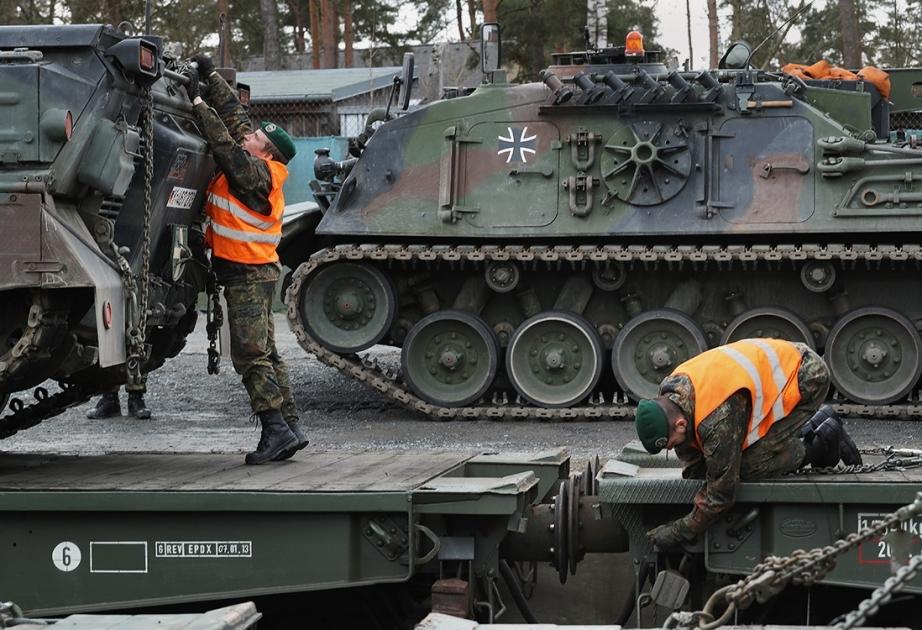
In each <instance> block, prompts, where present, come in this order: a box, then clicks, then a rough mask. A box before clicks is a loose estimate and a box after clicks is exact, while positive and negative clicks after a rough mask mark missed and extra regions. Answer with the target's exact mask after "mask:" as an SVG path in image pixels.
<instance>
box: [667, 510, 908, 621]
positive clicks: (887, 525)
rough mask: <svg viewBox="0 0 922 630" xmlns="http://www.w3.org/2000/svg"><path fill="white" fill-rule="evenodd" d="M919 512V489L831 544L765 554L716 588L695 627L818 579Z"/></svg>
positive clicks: (723, 619) (724, 617) (721, 619)
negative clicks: (904, 501) (900, 504)
mask: <svg viewBox="0 0 922 630" xmlns="http://www.w3.org/2000/svg"><path fill="white" fill-rule="evenodd" d="M919 514H922V492H920V493H918V494H916V499H915V501H913V502H912V503H910V504H908V505H904V506H903V507H901V508H899V509H898V510H896V511H895V512H893V513H892V514H888V515H887V516H885V517H884V518H883V519H881V520H880V521H878V522H877V523H876V524H875V525H871V526H868V527H865V528H864V529H862V530H860V531H858V532H852V533H851V534H849V535H848V536H846V537H845V538H842V539H840V540H837V541H836V542H834V543H833V544H831V545H827V546H825V547H817V548H815V549H810V550H803V549H798V550H797V551H795V552H793V553H792V554H791V555H789V556H783V557H777V556H768V557H766V558H765V560H764V561H762V562H761V563H760V564H758V565H756V567H755V568H754V569H753V570H752V572H751V573H750V574H749V575H748V576H746V577H745V578H743V579H742V580H740V581H739V582H736V583H735V584H730V585H728V586H724V587H723V588H721V589H718V590H717V591H715V592H714V593H713V594H712V595H711V597H710V598H709V599H708V601H707V603H706V604H705V605H704V608H703V609H702V610H701V611H700V612H701V614H700V615H697V616H695V619H697V627H698V628H699V630H712V629H713V628H717V627H719V626H721V625H723V624H724V623H725V622H726V621H727V620H728V619H729V618H730V616H731V615H732V614H733V613H734V612H735V611H737V610H745V609H746V608H748V607H749V606H750V605H751V604H752V603H753V601H758V602H760V603H764V602H766V601H768V600H769V599H771V598H772V597H774V596H775V595H777V594H778V593H780V592H781V591H783V590H784V589H785V588H786V587H787V586H788V584H795V585H804V586H811V585H813V584H815V583H816V582H819V581H821V580H822V579H823V578H824V577H826V574H827V573H829V572H830V571H831V570H832V569H834V568H835V565H836V558H838V557H839V556H840V555H842V554H843V553H845V552H847V551H850V550H851V549H854V548H855V547H857V546H858V545H860V544H861V543H863V542H866V541H868V540H870V539H872V538H875V537H877V536H880V535H881V534H883V533H885V532H887V531H889V530H891V529H893V528H894V527H895V526H896V525H899V524H900V523H904V522H906V521H908V520H909V519H910V518H912V517H914V516H918V515H919ZM908 579H911V577H908V578H907V577H903V578H902V580H901V581H906V580H908ZM721 603H726V604H727V608H726V610H724V612H723V613H722V614H721V616H720V617H718V618H716V619H715V618H714V610H715V609H716V608H717V606H718V605H719V604H721ZM868 610H870V609H868ZM868 614H870V613H868ZM670 617H671V616H670ZM685 619H688V616H687V615H686V616H683V617H682V620H685ZM670 623H671V626H669V627H688V626H679V623H681V620H680V619H679V618H678V617H676V618H674V619H673V620H672V621H671V622H670Z"/></svg>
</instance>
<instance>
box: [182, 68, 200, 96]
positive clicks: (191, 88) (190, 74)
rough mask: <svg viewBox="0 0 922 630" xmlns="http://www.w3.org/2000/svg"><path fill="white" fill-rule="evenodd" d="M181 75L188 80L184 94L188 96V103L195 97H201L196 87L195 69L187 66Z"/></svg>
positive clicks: (196, 73) (196, 74) (196, 75)
mask: <svg viewBox="0 0 922 630" xmlns="http://www.w3.org/2000/svg"><path fill="white" fill-rule="evenodd" d="M182 75H183V76H184V77H186V78H187V79H189V82H188V83H186V94H188V95H189V100H190V101H194V100H195V97H196V96H201V93H200V92H199V87H198V81H199V79H198V72H196V71H195V68H193V67H192V66H189V67H188V68H187V69H186V70H185V71H184V72H183V73H182Z"/></svg>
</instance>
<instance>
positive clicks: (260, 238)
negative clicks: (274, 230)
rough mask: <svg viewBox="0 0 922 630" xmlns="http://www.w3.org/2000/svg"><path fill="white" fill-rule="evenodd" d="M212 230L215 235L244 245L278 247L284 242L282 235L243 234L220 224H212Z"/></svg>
mask: <svg viewBox="0 0 922 630" xmlns="http://www.w3.org/2000/svg"><path fill="white" fill-rule="evenodd" d="M211 229H212V230H214V233H215V234H218V235H220V236H223V237H224V238H229V239H232V240H235V241H242V242H244V243H272V244H273V245H278V244H279V243H280V242H281V240H282V235H281V234H261V233H259V232H242V231H240V230H234V229H232V228H229V227H224V226H223V225H221V224H220V223H215V222H212V223H211Z"/></svg>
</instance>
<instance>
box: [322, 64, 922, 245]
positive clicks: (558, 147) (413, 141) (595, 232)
mask: <svg viewBox="0 0 922 630" xmlns="http://www.w3.org/2000/svg"><path fill="white" fill-rule="evenodd" d="M647 65H650V66H652V65H654V64H647ZM641 67H644V64H641ZM583 69H585V68H578V70H583ZM598 70H599V71H604V70H605V68H600V69H598ZM619 71H620V72H624V73H627V72H630V71H631V70H630V66H629V67H627V69H625V68H621V69H620V70H619ZM648 71H650V68H648ZM571 72H572V70H571ZM715 76H716V75H715ZM661 78H662V77H661ZM724 78H726V79H727V82H725V83H722V84H721V85H722V86H723V89H722V92H721V94H720V97H719V98H718V99H717V101H716V103H715V104H714V106H713V107H711V106H710V104H709V103H701V102H697V103H672V102H671V101H670V98H671V96H672V94H673V92H672V91H671V88H669V87H666V91H665V92H664V95H663V96H662V97H661V98H660V99H658V100H657V101H655V102H653V103H650V104H634V105H632V106H623V105H574V104H573V103H575V101H576V99H574V100H572V101H570V103H568V104H565V105H554V104H553V103H552V97H551V95H550V92H549V90H548V89H547V88H546V87H545V86H544V85H543V84H540V83H532V84H526V85H508V84H496V85H483V86H481V87H479V88H478V89H477V90H475V91H474V92H473V94H471V95H470V96H467V97H461V98H454V99H449V100H443V101H437V102H434V103H432V104H430V105H428V106H426V107H423V108H420V109H419V110H417V111H414V112H411V113H409V114H407V115H405V116H402V117H400V118H398V119H396V120H393V121H390V122H388V123H387V124H385V125H384V127H382V128H381V129H380V130H379V132H378V133H375V134H374V135H373V136H372V138H371V139H370V141H369V142H368V145H367V147H366V149H365V152H364V154H363V156H362V159H361V161H360V162H359V164H358V165H357V166H356V167H355V168H354V169H353V171H352V175H351V177H350V179H352V180H353V181H352V182H351V184H349V185H347V186H345V187H344V191H345V192H344V193H341V194H340V196H339V197H338V199H337V200H336V202H335V204H334V212H331V213H327V214H326V215H325V216H324V218H323V220H322V222H321V224H320V226H319V228H318V233H319V234H323V235H329V236H341V237H346V236H351V237H355V236H357V235H362V236H368V237H378V236H380V237H387V236H418V237H429V238H455V239H457V238H486V239H497V240H508V239H510V238H516V237H541V238H572V237H576V236H580V237H586V238H593V239H603V240H604V239H609V238H615V237H622V236H648V237H650V236H652V237H666V236H675V235H702V236H704V235H721V234H728V233H729V234H734V235H754V236H755V235H771V234H777V235H781V234H789V233H798V234H811V233H812V234H823V233H828V232H841V231H845V230H848V231H861V232H868V233H882V232H889V231H893V230H913V229H915V226H916V223H917V219H916V217H917V216H918V214H919V213H920V210H919V209H918V204H915V203H913V204H911V205H910V207H908V208H906V209H905V211H902V212H892V213H889V214H888V220H887V221H886V222H881V221H879V220H877V216H876V215H875V216H872V214H873V212H869V208H868V207H867V206H865V205H864V204H862V203H861V202H860V201H859V199H857V198H855V197H854V196H852V197H849V195H848V192H849V189H850V188H851V187H853V186H855V185H856V183H858V182H859V180H860V179H861V177H862V176H864V175H867V174H868V170H869V169H863V171H856V172H849V173H845V174H842V175H841V176H826V175H824V173H823V172H821V170H820V169H819V168H818V162H819V161H820V160H821V159H822V158H823V156H824V155H825V154H824V152H823V151H822V150H821V149H819V148H818V147H817V146H816V142H817V141H818V140H820V139H822V138H825V137H829V136H849V135H851V134H853V133H855V134H861V133H865V132H866V131H867V130H868V129H870V125H871V120H870V116H869V115H868V113H867V108H868V107H869V99H868V94H867V93H865V92H860V91H859V92H854V91H853V92H848V91H843V90H833V89H828V88H824V87H817V86H807V87H805V88H804V89H803V91H802V93H800V94H799V95H798V96H797V97H792V96H791V95H790V94H789V93H788V92H786V91H785V90H784V89H783V86H782V85H781V83H779V82H778V81H777V80H775V79H772V78H771V77H769V76H763V77H762V78H757V77H756V76H755V75H744V74H742V73H739V74H737V75H725V77H724ZM749 80H752V81H753V82H747V81H749ZM574 89H575V90H576V92H577V95H579V91H578V89H576V88H574ZM699 94H700V91H699ZM577 97H578V96H577ZM603 102H604V101H603ZM759 104H769V105H768V106H765V107H760V106H759ZM638 123H649V124H652V125H663V133H664V134H665V135H667V136H674V137H673V140H680V141H682V142H685V143H687V145H688V156H689V157H690V159H691V162H692V164H693V165H694V168H693V170H692V172H691V173H690V174H688V175H687V176H684V175H676V176H674V177H677V178H679V179H681V180H682V182H681V190H679V191H678V193H677V194H675V195H674V196H671V197H670V198H668V199H665V200H664V201H662V202H661V203H649V204H643V205H637V204H634V203H629V202H626V201H625V200H623V199H620V198H618V197H617V196H616V195H614V194H613V193H614V192H615V189H616V188H618V186H620V185H621V184H620V183H619V182H615V181H613V179H617V178H612V177H611V176H609V177H606V173H605V172H604V171H603V166H602V162H603V160H602V159H600V158H601V156H602V155H603V154H605V152H606V151H609V149H606V148H605V145H606V144H608V143H610V142H611V140H612V139H613V138H615V137H617V136H618V135H619V134H620V133H622V132H624V130H625V128H627V127H629V126H631V125H636V124H638ZM580 132H588V133H590V134H594V135H595V136H596V137H597V140H595V141H594V142H593V143H592V144H593V147H594V153H595V156H594V160H591V161H589V160H582V164H580V163H579V162H580V161H579V160H574V159H573V158H572V156H571V150H572V145H573V143H574V139H575V138H576V137H577V134H579V133H580ZM510 134H512V137H513V140H515V141H519V140H521V139H522V138H530V137H532V136H533V139H531V140H528V141H527V142H525V143H523V142H519V144H520V145H524V144H527V148H528V149H530V151H528V152H525V153H521V152H518V151H516V152H514V154H513V155H512V156H510V154H509V153H508V152H503V147H504V146H508V141H504V138H510ZM871 137H873V133H872V134H871ZM870 156H871V154H870V153H868V152H865V157H870ZM894 157H896V156H890V155H886V154H879V155H876V154H875V155H873V158H874V159H880V160H884V161H886V160H888V159H893V158H894ZM510 158H511V159H510ZM900 172H902V169H901V168H900V167H899V166H898V165H894V166H893V167H892V168H889V169H888V168H887V167H886V165H883V166H882V167H878V168H875V169H873V173H874V174H893V175H896V174H897V173H900ZM581 173H582V174H585V175H586V176H588V177H592V178H594V179H595V180H596V185H595V186H594V190H593V195H592V198H591V200H590V203H589V209H588V211H587V212H585V213H582V214H574V213H573V212H571V211H570V209H569V206H570V204H569V192H568V190H567V189H565V188H564V185H565V184H566V183H567V180H568V179H569V178H571V177H576V176H579V175H580V174H581ZM666 177H668V174H667V175H663V173H662V172H657V174H656V176H655V177H654V179H656V180H658V184H659V185H664V184H663V180H664V179H666ZM353 185H354V187H353ZM668 185H669V186H673V187H675V186H678V185H679V184H677V183H676V182H675V181H672V182H670V183H669V184H668ZM860 186H862V189H864V188H867V187H870V188H874V189H877V187H875V186H874V185H872V184H868V183H867V182H865V183H864V184H860ZM651 194H652V193H651ZM581 201H582V200H581ZM840 209H854V210H855V212H845V213H843V212H840V211H839V210H840ZM446 217H450V219H446ZM846 217H847V218H846Z"/></svg>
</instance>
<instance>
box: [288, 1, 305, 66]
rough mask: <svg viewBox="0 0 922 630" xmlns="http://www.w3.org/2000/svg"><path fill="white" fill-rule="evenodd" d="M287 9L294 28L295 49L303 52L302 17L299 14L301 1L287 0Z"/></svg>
mask: <svg viewBox="0 0 922 630" xmlns="http://www.w3.org/2000/svg"><path fill="white" fill-rule="evenodd" d="M288 10H289V11H291V18H292V21H293V22H294V28H295V50H296V51H297V52H299V53H303V52H304V19H303V17H302V15H301V3H300V2H299V1H298V0H288Z"/></svg>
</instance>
